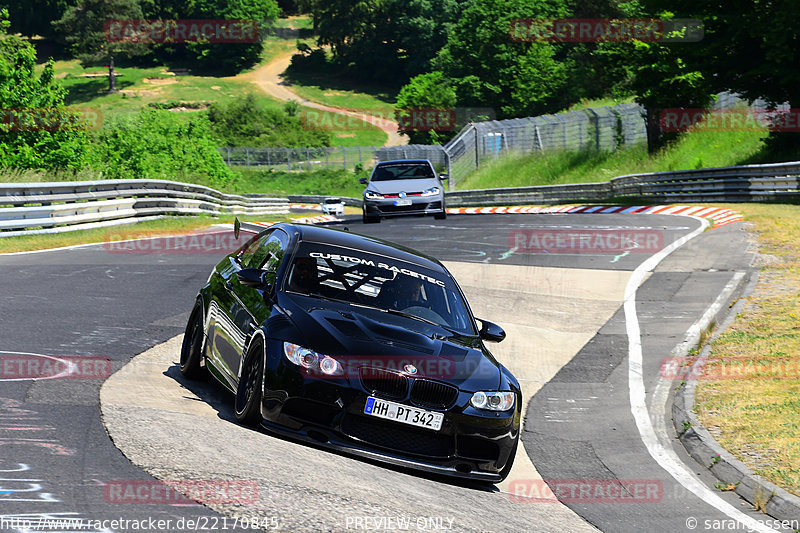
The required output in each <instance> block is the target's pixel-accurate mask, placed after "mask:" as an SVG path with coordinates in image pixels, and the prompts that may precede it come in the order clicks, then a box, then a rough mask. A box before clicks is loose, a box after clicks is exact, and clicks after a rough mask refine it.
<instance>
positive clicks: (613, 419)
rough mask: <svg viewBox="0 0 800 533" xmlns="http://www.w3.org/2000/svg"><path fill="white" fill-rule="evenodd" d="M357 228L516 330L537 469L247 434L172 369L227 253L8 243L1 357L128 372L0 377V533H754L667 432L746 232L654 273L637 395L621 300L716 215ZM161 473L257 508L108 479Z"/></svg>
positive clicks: (721, 236) (134, 479)
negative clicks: (353, 452) (439, 473)
mask: <svg viewBox="0 0 800 533" xmlns="http://www.w3.org/2000/svg"><path fill="white" fill-rule="evenodd" d="M344 225H346V226H348V227H349V229H350V230H351V231H354V232H360V233H365V234H369V235H374V236H377V237H381V238H386V239H389V240H393V241H395V242H399V243H401V244H406V245H408V246H412V247H414V248H417V249H419V250H421V251H423V252H427V253H430V254H432V255H434V256H436V257H437V258H439V259H440V260H442V261H444V262H445V263H446V264H447V265H448V268H450V269H451V271H452V272H453V273H454V274H455V276H456V278H457V279H458V280H459V283H460V284H461V285H462V287H463V288H464V290H465V292H466V293H467V296H468V298H469V300H470V304H471V305H472V306H473V309H474V310H475V311H476V314H479V316H485V317H486V318H488V319H490V320H496V321H497V322H498V323H500V324H501V325H503V326H504V327H506V329H507V331H508V333H509V338H508V339H507V340H506V341H504V342H503V343H501V344H497V345H490V349H492V351H493V352H494V353H495V354H496V355H497V356H498V358H500V359H501V360H504V363H505V364H507V366H509V367H510V368H511V369H512V371H514V372H515V374H516V375H517V376H518V377H521V376H524V377H521V380H524V385H523V390H527V391H529V392H530V394H529V396H528V397H527V398H526V402H529V403H528V406H527V412H526V418H525V427H524V433H523V437H522V443H523V445H524V448H525V451H526V452H527V455H528V457H529V458H530V461H527V460H521V459H520V458H518V460H517V463H515V467H514V471H512V475H511V476H510V477H509V479H508V480H506V482H504V483H503V484H501V485H499V486H497V487H494V486H486V485H472V484H468V483H458V482H452V481H449V480H444V479H441V478H436V477H429V476H423V475H420V474H417V473H414V472H408V471H404V470H402V469H397V468H389V467H385V466H381V465H379V464H373V463H371V462H369V461H365V460H360V459H353V458H349V457H346V456H342V455H338V454H334V453H331V452H327V451H324V450H321V449H316V448H313V447H309V446H306V445H302V444H297V443H294V442H290V441H287V440H285V439H279V438H277V437H274V436H272V435H268V434H266V433H264V432H259V431H253V430H250V429H246V428H243V427H241V426H238V425H237V424H236V423H235V422H234V421H233V415H232V412H231V409H230V404H231V403H232V399H231V398H228V397H226V396H225V395H224V393H222V391H221V390H219V389H218V388H216V387H214V386H213V385H210V384H203V383H196V382H188V381H185V380H184V379H183V378H182V377H181V376H180V373H179V372H178V371H177V365H176V364H175V361H177V353H176V349H177V348H179V343H178V340H179V339H175V337H176V336H178V335H180V334H182V333H183V329H184V327H185V323H186V320H187V319H188V312H189V310H190V308H191V305H192V303H193V300H194V295H195V294H196V291H197V289H198V288H199V287H200V286H201V285H202V284H203V283H204V281H205V280H206V278H207V276H208V274H209V272H210V269H211V267H212V265H213V264H215V263H216V262H217V261H218V260H219V257H220V256H221V255H223V254H224V252H220V251H219V250H217V251H210V253H202V252H203V250H200V252H201V253H175V252H174V251H170V250H165V249H163V248H161V249H156V247H153V246H150V247H148V246H141V247H139V248H134V249H130V250H128V251H121V250H119V249H112V248H110V247H109V246H107V245H106V246H104V245H94V246H87V247H80V248H73V249H65V250H59V251H49V252H43V253H32V254H18V255H4V256H0V291H1V292H0V293H2V295H3V305H2V307H0V320H1V321H2V325H3V328H2V337H0V339H2V344H0V350H2V351H0V357H2V362H3V364H4V365H5V364H7V362H8V361H11V362H12V363H13V362H18V361H21V360H26V361H27V360H29V359H31V358H33V359H37V360H38V359H41V360H42V361H45V360H48V357H47V356H50V357H51V358H52V357H61V358H63V357H64V356H76V357H80V358H83V359H90V360H92V361H95V362H100V363H98V364H101V363H102V362H103V361H110V369H106V371H103V372H99V373H98V375H97V376H96V379H39V380H31V379H22V378H20V379H11V378H9V377H8V376H9V375H10V374H8V372H7V371H6V367H5V366H4V367H2V368H3V374H2V375H0V405H1V406H2V411H0V531H21V530H22V528H21V527H18V525H19V523H17V525H14V524H12V523H11V522H9V520H12V519H13V518H17V519H19V520H23V519H30V520H34V519H37V518H40V517H46V518H64V519H74V520H78V519H85V520H90V521H93V522H95V524H94V525H98V526H101V527H97V528H95V529H87V528H83V529H82V530H83V531H87V530H106V531H133V530H139V531H147V530H151V531H152V530H157V531H201V530H225V529H230V530H234V529H235V530H239V531H245V530H250V531H252V530H256V529H260V530H268V531H269V530H281V531H359V530H361V531H365V530H380V531H422V530H425V531H437V530H451V531H579V530H582V531H592V530H594V529H595V528H596V529H599V530H601V531H643V530H647V531H691V530H694V531H703V530H708V529H714V530H717V531H720V530H722V531H726V530H727V531H736V530H739V531H741V530H746V528H745V527H744V526H743V524H742V523H741V522H740V523H737V522H736V520H737V519H739V520H741V519H742V517H745V518H747V517H750V518H751V519H761V520H763V519H765V518H768V517H766V515H760V514H757V513H754V512H751V511H749V509H750V507H749V505H747V506H746V505H743V502H742V501H740V500H739V499H738V497H737V496H736V495H735V494H733V493H729V492H719V491H715V490H714V489H713V484H714V482H715V480H714V479H713V478H712V477H711V476H710V474H708V473H707V472H706V470H705V468H704V467H703V466H701V465H699V464H697V463H696V462H694V461H693V460H692V459H691V458H689V457H688V456H687V455H686V453H685V452H684V451H683V449H682V447H681V445H680V443H677V445H675V443H676V442H677V441H676V440H675V439H674V430H672V429H671V423H667V424H664V420H665V418H664V412H665V402H666V395H665V393H664V391H665V390H668V388H666V389H665V387H664V384H663V383H664V380H663V379H660V366H661V361H662V359H664V358H666V357H669V356H670V354H671V351H672V349H673V348H674V347H675V346H676V345H677V344H678V343H680V342H681V341H682V340H683V339H684V336H685V333H686V331H687V330H688V329H689V328H690V327H691V326H692V324H694V323H695V322H696V321H697V320H698V319H699V318H700V316H701V315H702V314H703V313H704V312H705V310H706V309H707V308H708V307H709V306H710V305H711V304H712V303H714V302H715V300H716V299H717V298H718V296H719V294H720V293H721V292H722V291H723V290H724V289H725V288H726V287H727V286H729V285H730V284H731V282H732V281H733V280H736V279H740V278H742V273H745V272H747V271H748V270H749V268H750V264H751V261H752V256H751V255H750V254H749V253H747V250H748V241H747V236H746V234H745V233H744V231H743V230H742V229H741V223H737V224H732V225H730V226H725V227H722V228H718V229H712V230H709V231H705V232H698V234H697V236H696V237H694V238H693V239H691V240H690V241H689V242H688V243H687V244H685V245H683V246H681V247H679V248H678V249H677V250H676V251H674V252H673V253H672V254H671V255H669V256H667V257H666V258H665V259H664V260H663V261H662V262H661V263H660V264H658V266H657V268H655V270H654V271H653V272H652V273H650V274H648V275H645V276H644V281H643V283H642V285H641V287H640V288H639V289H638V292H637V294H636V300H635V301H636V314H637V315H638V324H639V326H640V328H641V339H642V349H641V354H642V367H641V372H640V378H639V379H640V380H641V382H642V383H643V390H644V396H643V401H642V405H637V401H636V396H635V394H634V393H633V392H631V391H632V390H633V389H632V388H631V381H630V380H631V379H632V378H631V372H630V368H631V360H629V344H628V335H627V332H628V331H629V328H630V323H631V317H630V316H626V314H625V312H624V309H623V307H622V303H623V300H624V295H625V290H626V289H629V287H628V283H629V281H630V279H631V278H635V276H636V275H637V274H638V273H640V272H638V271H637V270H636V269H637V267H639V266H640V265H641V264H642V263H643V262H645V261H647V260H648V258H649V257H651V256H652V255H653V253H654V252H656V251H657V248H661V247H663V246H665V245H669V244H670V243H672V242H673V241H675V240H676V239H679V238H681V237H683V236H686V235H689V234H692V233H693V232H697V231H698V230H700V229H701V223H700V221H699V220H696V219H692V218H687V217H679V216H660V215H652V216H640V215H465V216H451V217H449V218H448V219H447V220H446V221H434V220H433V219H431V218H408V219H396V220H388V221H384V222H382V223H381V224H375V225H368V226H365V225H362V224H361V222H360V220H353V221H347V222H346V223H345V224H344ZM575 232H582V233H586V234H590V235H592V236H595V237H596V236H597V235H602V236H608V235H609V234H617V235H619V234H623V233H624V234H626V235H629V234H640V235H645V236H647V235H650V236H656V237H653V238H654V239H656V238H658V239H660V240H659V241H658V243H657V244H658V245H659V246H657V247H656V248H653V249H651V248H649V247H647V246H643V247H639V249H638V250H634V249H631V248H630V247H628V248H626V249H624V250H613V249H611V248H609V249H605V250H604V249H601V248H598V247H597V245H596V243H595V244H591V243H590V242H589V241H577V244H576V241H574V240H573V242H572V243H571V246H570V245H568V246H566V247H565V246H562V245H563V240H562V242H561V244H559V243H558V240H557V238H555V237H553V236H557V235H567V234H569V233H575ZM520 235H522V236H523V237H520ZM548 238H549V239H550V240H549V241H548V240H546V239H548ZM581 242H583V243H584V244H585V246H584V245H582V244H581ZM592 242H594V241H592ZM598 242H599V241H598ZM605 242H609V241H605ZM653 243H655V241H653ZM641 274H643V275H644V273H643V272H642V273H641ZM478 311H480V313H478ZM167 341H169V342H167ZM165 342H166V344H162V343H165ZM153 347H156V348H155V350H151V348H153ZM145 352H146V353H145ZM139 354H142V355H141V356H139V357H137V358H136V360H135V361H134V363H133V364H132V365H129V366H127V367H126V368H125V369H124V370H123V371H122V372H119V373H118V374H115V375H114V376H113V377H112V378H110V379H108V380H106V379H105V378H107V376H108V374H109V371H108V370H113V371H114V372H116V371H118V370H120V369H122V368H123V366H125V365H126V363H128V362H129V361H130V360H131V359H132V358H134V357H135V356H137V355H139ZM49 360H52V359H49ZM634 362H635V361H634ZM8 364H11V363H8ZM26 364H28V363H26ZM43 364H44V363H43ZM634 366H635V365H634ZM104 382H106V386H105V387H103V397H104V406H103V408H102V410H101V405H100V389H101V386H103V384H104ZM631 402H633V403H634V408H633V409H632V404H631ZM637 408H641V409H643V410H644V411H643V412H644V413H646V414H647V416H649V418H650V419H651V421H652V424H653V426H654V427H655V428H656V430H658V431H660V429H659V428H662V426H663V427H666V430H668V431H669V432H670V433H669V435H668V437H669V438H667V439H661V440H660V441H659V442H656V443H654V442H652V441H651V440H648V436H649V434H648V433H647V432H646V431H645V432H644V433H643V429H642V421H641V420H640V419H637V418H636V417H635V415H634V413H636V412H637ZM667 422H669V420H668V419H667ZM104 423H105V425H104ZM646 425H647V424H645V426H646ZM645 429H646V428H645ZM643 435H644V437H643ZM112 439H113V440H112ZM659 443H660V444H659ZM660 445H661V446H663V447H664V448H668V452H669V453H667V455H669V456H674V457H677V460H679V461H681V462H682V463H683V464H685V465H687V468H688V473H687V471H686V470H676V468H675V466H674V464H672V463H670V462H669V461H666V460H665V459H663V457H662V456H660V455H658V454H655V455H656V457H659V459H655V458H654V457H653V449H654V447H656V448H657V447H658V446H660ZM664 465H666V467H665V466H664ZM670 471H671V472H672V473H670ZM673 474H674V475H673ZM689 477H691V478H692V479H691V480H688V481H687V478H689ZM156 478H158V479H161V480H180V481H184V482H187V483H189V482H194V483H207V482H209V481H215V482H220V483H226V482H229V483H230V482H233V481H236V480H244V481H245V482H246V483H250V485H249V486H252V485H253V484H255V485H256V486H257V491H256V492H257V496H256V497H255V498H254V499H252V500H248V501H247V502H246V503H244V504H243V503H242V501H239V502H235V503H230V502H224V501H223V502H219V501H212V502H210V503H208V505H199V504H196V503H192V502H189V501H185V500H184V501H177V500H178V499H177V498H175V497H174V496H173V499H169V498H164V497H163V494H161V495H159V496H158V497H157V496H154V493H153V492H152V491H151V492H149V493H147V494H148V495H149V496H152V497H151V499H150V500H151V501H146V500H147V498H145V497H143V496H142V493H137V496H138V498H133V502H131V501H128V500H125V499H124V498H123V495H124V491H123V492H116V493H115V492H114V491H113V490H110V489H109V487H112V489H113V488H114V487H117V488H118V489H119V487H131V486H134V487H139V486H145V487H152V486H155V484H154V483H153V481H154V480H155V479H156ZM681 479H683V482H681ZM543 480H544V481H543ZM698 481H699V482H700V483H697V482H698ZM620 484H621V485H622V486H625V487H626V488H627V489H630V491H631V492H630V493H628V494H621V495H618V496H616V497H609V494H610V493H609V492H608V487H609V486H619V485H620ZM696 484H702V485H705V486H706V487H710V488H711V491H712V492H713V493H715V494H713V496H714V498H710V497H708V496H707V495H706V494H704V493H702V491H701V492H700V493H699V494H697V492H698V491H697V490H695V491H692V490H690V488H687V485H688V486H689V487H692V486H694V485H696ZM569 487H573V490H575V489H574V487H578V490H579V493H574V492H573V493H572V494H570V493H569V490H570V489H569ZM581 487H583V489H585V490H584V492H580V490H581ZM586 487H589V488H588V489H587V488H586ZM587 490H588V491H590V492H587ZM598 490H600V491H601V492H600V493H598V492H597V491H598ZM640 490H641V491H643V492H639V491H640ZM552 491H556V493H557V495H558V496H559V499H560V500H561V502H557V501H555V500H554V499H553V497H552V494H553V492H552ZM591 491H594V492H591ZM603 491H605V492H603ZM711 500H713V501H711ZM717 500H719V501H717ZM720 502H722V503H720ZM731 508H732V509H734V511H735V513H734V512H731V511H730V509H731ZM737 513H738V514H737ZM3 520H5V522H2V521H3ZM101 520H117V523H111V522H106V523H105V524H100V523H99V521H101ZM126 520H127V521H129V522H127V523H126V522H125V521H126ZM158 520H162V521H163V522H162V523H161V524H160V525H159V524H158V523H157V521H158ZM692 520H694V522H693V521H692ZM134 521H135V526H136V527H133V526H134ZM167 521H169V522H167ZM89 523H90V524H91V523H92V522H89ZM77 525H78V524H77V522H76V523H74V524H71V525H70V524H66V525H65V524H62V525H60V527H58V528H55V527H51V528H50V530H58V531H74V530H79V529H78V528H77V527H72V526H77ZM693 525H694V527H693ZM125 526H127V527H125ZM253 526H257V527H253ZM40 530H42V529H40Z"/></svg>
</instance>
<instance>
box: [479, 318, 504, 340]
mask: <svg viewBox="0 0 800 533" xmlns="http://www.w3.org/2000/svg"><path fill="white" fill-rule="evenodd" d="M478 320H480V322H481V326H482V327H481V331H480V336H481V338H482V339H483V340H486V341H492V342H500V341H502V340H503V339H505V338H506V332H505V331H504V330H503V328H501V327H500V326H498V325H497V324H495V323H494V322H489V321H488V320H482V319H480V318H479V319H478Z"/></svg>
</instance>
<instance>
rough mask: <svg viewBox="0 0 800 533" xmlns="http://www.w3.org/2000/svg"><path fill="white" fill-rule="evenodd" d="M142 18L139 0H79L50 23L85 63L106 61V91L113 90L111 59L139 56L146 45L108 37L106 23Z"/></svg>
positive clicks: (114, 84)
mask: <svg viewBox="0 0 800 533" xmlns="http://www.w3.org/2000/svg"><path fill="white" fill-rule="evenodd" d="M142 18H143V15H142V9H141V6H140V5H139V0H78V3H77V4H76V5H75V6H72V7H70V8H69V9H67V11H66V12H65V13H64V16H63V17H61V18H60V19H59V20H58V21H56V22H54V23H53V26H54V27H55V28H56V29H57V30H58V32H59V34H60V37H61V38H62V39H63V40H64V41H65V42H66V43H67V44H69V45H70V47H71V48H72V51H73V53H74V54H75V55H76V57H78V59H80V61H81V63H82V64H83V65H84V66H89V65H95V64H97V63H98V62H106V61H107V65H108V92H114V91H116V80H115V73H114V58H115V57H117V56H125V57H133V56H137V55H142V54H145V53H146V52H147V50H148V48H147V46H146V45H145V44H142V43H138V42H126V41H122V40H115V39H114V38H111V37H110V35H109V34H108V33H107V31H106V23H107V22H109V21H113V20H131V19H132V20H141V19H142Z"/></svg>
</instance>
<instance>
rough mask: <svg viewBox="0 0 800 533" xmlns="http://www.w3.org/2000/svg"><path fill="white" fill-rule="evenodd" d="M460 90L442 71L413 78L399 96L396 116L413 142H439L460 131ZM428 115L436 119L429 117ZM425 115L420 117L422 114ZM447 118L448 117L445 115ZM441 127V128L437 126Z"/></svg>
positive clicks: (402, 130) (401, 129)
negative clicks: (457, 120) (458, 118)
mask: <svg viewBox="0 0 800 533" xmlns="http://www.w3.org/2000/svg"><path fill="white" fill-rule="evenodd" d="M455 105H456V91H455V89H454V88H453V87H451V86H450V83H449V80H448V79H446V78H445V77H444V74H442V73H441V72H440V71H435V72H429V73H427V74H420V75H419V76H415V77H413V78H411V81H409V82H408V84H406V85H405V86H404V87H403V88H402V89H401V90H400V94H399V95H398V96H397V104H396V105H395V117H396V118H397V122H398V123H399V124H400V128H399V129H400V131H401V132H402V133H405V134H406V135H408V137H409V139H410V142H411V144H437V143H441V142H442V140H444V139H443V138H444V137H447V136H448V134H447V133H446V132H450V133H451V135H452V134H454V133H455V132H457V125H456V122H455V120H448V117H452V118H453V119H454V118H455ZM426 114H429V115H431V116H432V117H433V118H432V120H431V119H428V120H426V119H425V118H424V117H425V115H426ZM420 115H422V118H421V119H420V120H418V118H419V116H420ZM442 117H444V119H443V118H442ZM437 126H438V127H440V128H441V129H438V130H437V129H436V128H437Z"/></svg>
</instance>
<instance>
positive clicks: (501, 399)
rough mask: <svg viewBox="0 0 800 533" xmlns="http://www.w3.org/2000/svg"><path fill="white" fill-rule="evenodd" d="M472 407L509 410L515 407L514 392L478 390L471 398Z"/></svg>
mask: <svg viewBox="0 0 800 533" xmlns="http://www.w3.org/2000/svg"><path fill="white" fill-rule="evenodd" d="M469 403H470V404H471V405H472V407H475V408H476V409H486V410H488V411H508V410H509V409H511V408H512V407H514V393H513V392H482V391H478V392H476V393H475V394H473V395H472V398H471V399H470V400H469Z"/></svg>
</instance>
